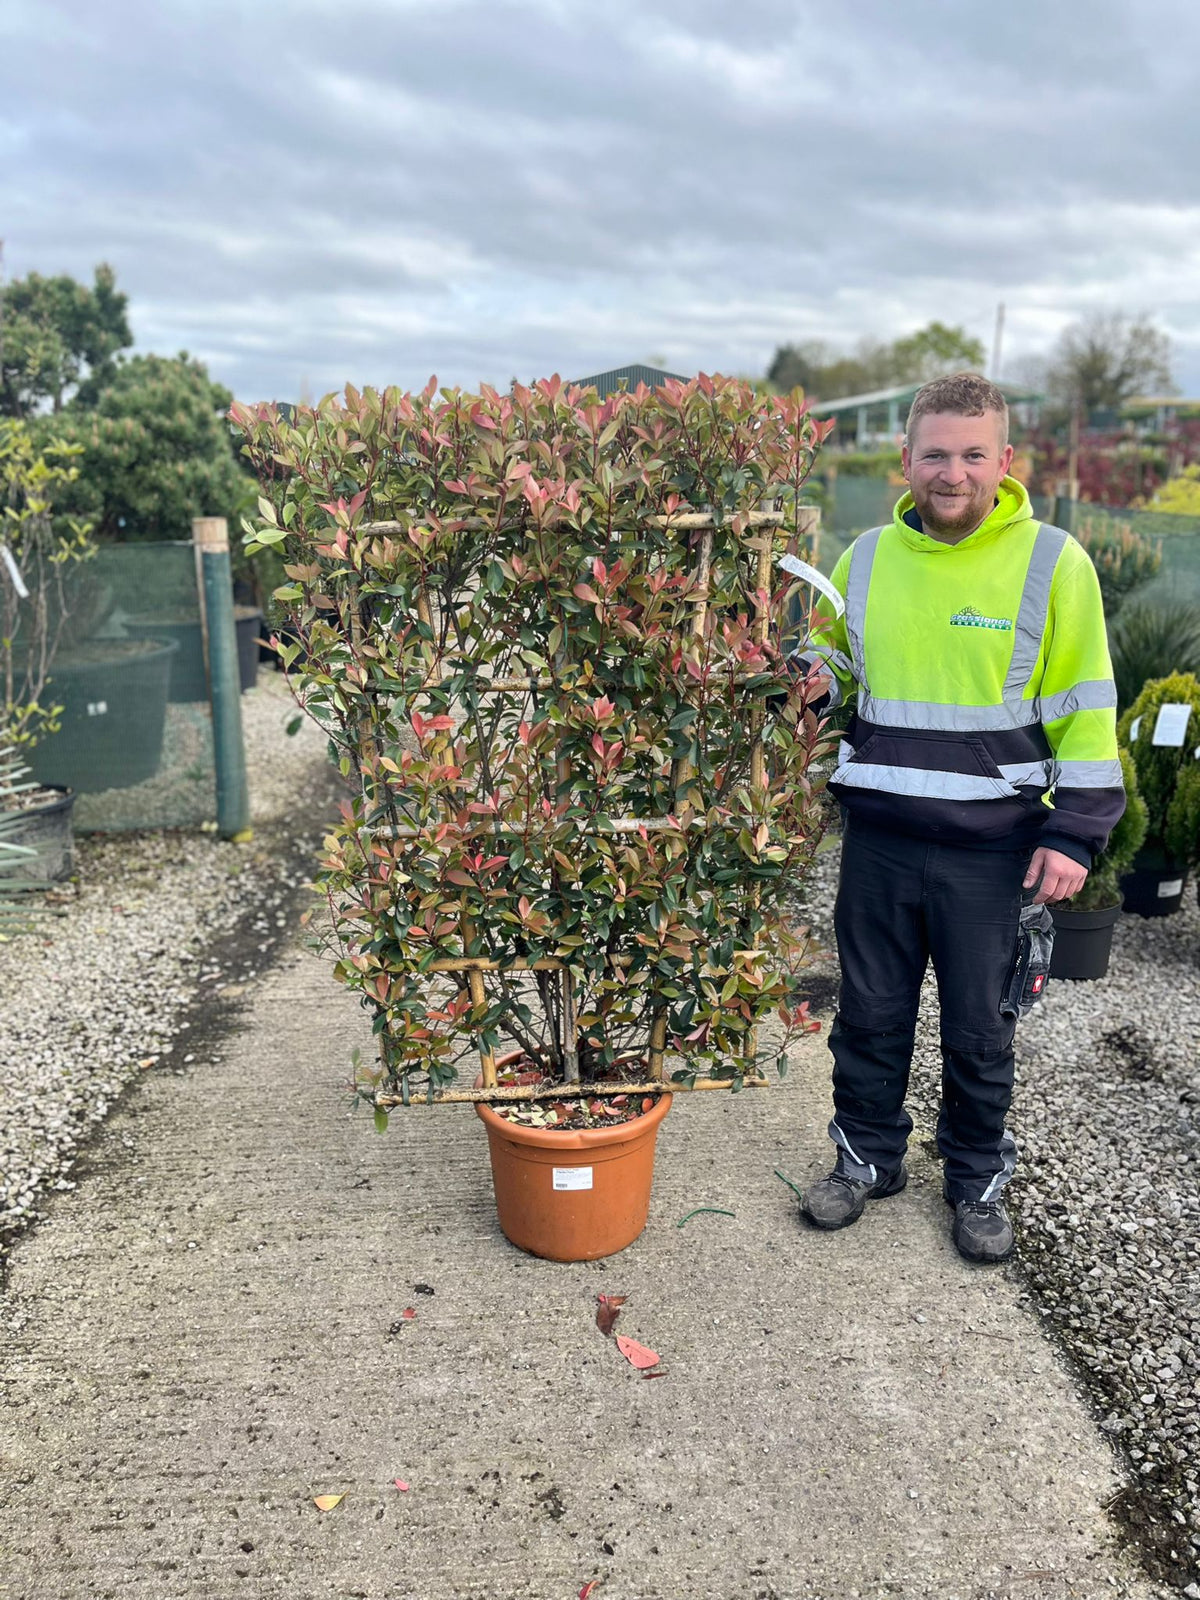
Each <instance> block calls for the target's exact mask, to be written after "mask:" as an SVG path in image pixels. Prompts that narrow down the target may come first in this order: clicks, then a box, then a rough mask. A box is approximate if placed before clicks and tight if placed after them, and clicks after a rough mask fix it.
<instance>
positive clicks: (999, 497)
mask: <svg viewBox="0 0 1200 1600" xmlns="http://www.w3.org/2000/svg"><path fill="white" fill-rule="evenodd" d="M913 513H914V506H913V497H912V495H911V493H908V494H905V495H904V496H903V497H902V498H901V499H900V500H898V501H897V502H896V509H895V510H894V511H893V513H892V526H893V527H894V528H895V530H896V532H897V533H898V534H899V535H900V537H901V538H902V539H903V540H904V542H905V544H907V545H909V546H910V547H911V548H912V549H913V550H922V551H927V552H928V553H930V554H934V553H937V552H941V553H948V552H950V551H954V550H961V549H963V547H964V546H966V545H970V546H973V547H976V546H979V545H982V544H990V543H991V541H992V540H993V539H996V538H998V537H999V536H1000V535H1001V534H1003V533H1005V532H1007V530H1008V529H1009V528H1011V527H1012V526H1013V525H1014V524H1015V523H1018V522H1031V521H1032V520H1033V507H1032V506H1031V505H1030V504H1029V495H1028V494H1027V493H1026V490H1025V485H1024V484H1023V483H1018V482H1017V480H1016V479H1015V478H1001V480H1000V486H999V488H998V489H997V490H996V505H995V507H994V509H993V510H992V513H991V515H990V516H988V517H987V518H985V520H984V521H983V522H981V523H980V525H979V526H978V527H977V528H976V529H975V532H974V533H969V534H967V536H966V538H965V539H959V540H958V542H957V543H956V544H946V543H945V542H944V541H943V540H941V539H935V538H934V537H933V535H932V534H928V533H924V532H922V531H920V530H919V529H917V528H913V527H910V526H909V524H908V523H907V522H906V521H905V520H904V519H905V517H906V516H908V515H910V514H913Z"/></svg>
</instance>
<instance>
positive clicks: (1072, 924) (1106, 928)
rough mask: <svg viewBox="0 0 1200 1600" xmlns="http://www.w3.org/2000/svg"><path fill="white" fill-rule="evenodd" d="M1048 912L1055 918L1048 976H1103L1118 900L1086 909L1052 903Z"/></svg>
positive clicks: (1116, 916)
mask: <svg viewBox="0 0 1200 1600" xmlns="http://www.w3.org/2000/svg"><path fill="white" fill-rule="evenodd" d="M1050 914H1051V916H1052V917H1053V918H1054V948H1053V951H1052V952H1051V956H1050V976H1051V977H1052V978H1072V979H1076V980H1081V979H1094V978H1103V977H1104V975H1105V973H1106V972H1107V971H1108V958H1109V955H1110V953H1111V951H1112V937H1113V928H1114V927H1115V926H1116V923H1117V918H1118V917H1119V916H1120V915H1121V902H1120V901H1119V900H1118V901H1117V902H1116V904H1115V905H1111V906H1096V907H1094V908H1093V909H1091V910H1086V911H1080V910H1076V909H1075V908H1074V907H1072V906H1051V908H1050Z"/></svg>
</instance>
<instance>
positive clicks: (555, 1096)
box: [373, 1078, 771, 1110]
mask: <svg viewBox="0 0 1200 1600" xmlns="http://www.w3.org/2000/svg"><path fill="white" fill-rule="evenodd" d="M731 1081H732V1080H731V1079H729V1078H697V1079H696V1081H695V1083H693V1084H686V1083H662V1082H659V1081H656V1080H654V1079H652V1080H651V1081H650V1082H649V1083H556V1084H552V1085H551V1086H550V1087H549V1088H547V1089H536V1088H534V1087H533V1086H532V1085H526V1086H520V1085H517V1086H514V1087H513V1088H511V1089H501V1088H497V1089H439V1090H437V1091H435V1093H434V1096H433V1101H432V1104H434V1105H472V1104H475V1103H477V1102H482V1103H483V1104H484V1105H490V1104H502V1103H503V1104H508V1103H519V1102H521V1101H526V1100H578V1099H580V1098H586V1097H587V1096H588V1095H593V1096H596V1095H612V1094H640V1095H647V1094H691V1093H692V1092H693V1091H702V1090H706V1089H728V1088H729V1087H730V1084H731ZM742 1084H743V1086H744V1087H745V1088H747V1089H769V1088H770V1086H771V1085H770V1079H768V1078H743V1079H742ZM373 1103H374V1104H375V1105H377V1106H382V1107H383V1108H384V1109H385V1110H386V1109H387V1108H388V1107H390V1106H401V1105H403V1104H404V1100H403V1098H402V1096H400V1095H398V1094H386V1093H382V1092H381V1093H378V1094H376V1096H375V1099H374V1102H373ZM408 1103H409V1105H413V1106H416V1105H429V1104H430V1100H429V1097H428V1095H427V1094H426V1093H425V1091H424V1090H423V1089H418V1090H414V1091H413V1092H412V1094H411V1095H410V1097H409V1102H408Z"/></svg>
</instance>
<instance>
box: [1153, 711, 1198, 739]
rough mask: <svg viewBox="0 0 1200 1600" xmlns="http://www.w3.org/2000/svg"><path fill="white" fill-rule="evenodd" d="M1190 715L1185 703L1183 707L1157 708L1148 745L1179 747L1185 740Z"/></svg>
mask: <svg viewBox="0 0 1200 1600" xmlns="http://www.w3.org/2000/svg"><path fill="white" fill-rule="evenodd" d="M1191 715H1192V708H1191V706H1189V705H1188V704H1186V702H1185V703H1184V704H1183V705H1165V706H1159V708H1158V721H1157V722H1156V723H1155V724H1154V733H1153V736H1152V737H1151V740H1150V743H1151V744H1173V745H1176V746H1178V745H1181V744H1182V743H1183V741H1184V740H1185V739H1186V738H1187V728H1188V722H1189V720H1190V719H1191Z"/></svg>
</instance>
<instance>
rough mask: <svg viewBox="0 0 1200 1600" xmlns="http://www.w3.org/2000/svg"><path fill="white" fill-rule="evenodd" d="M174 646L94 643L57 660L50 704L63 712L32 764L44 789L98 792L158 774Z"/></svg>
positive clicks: (149, 642) (34, 753)
mask: <svg viewBox="0 0 1200 1600" xmlns="http://www.w3.org/2000/svg"><path fill="white" fill-rule="evenodd" d="M176 648H177V646H176V644H175V642H174V640H166V641H163V640H158V639H92V640H88V641H87V642H86V643H85V644H83V645H80V646H78V647H77V648H75V649H73V650H72V651H71V652H70V654H69V655H68V654H65V653H61V652H60V654H59V655H58V656H56V657H55V660H54V666H53V669H52V672H51V678H50V686H49V688H48V689H47V691H46V696H45V698H46V699H47V700H50V701H52V702H54V703H55V704H58V705H61V706H62V708H63V711H62V716H61V718H60V719H59V720H60V724H61V726H60V728H59V731H58V732H57V733H52V734H47V735H46V737H45V738H44V739H39V740H38V742H37V744H36V745H34V747H33V749H32V750H31V751H30V753H29V766H30V769H31V771H32V773H33V775H34V777H35V778H36V779H37V781H38V782H39V783H42V784H46V785H48V786H51V787H61V788H70V789H74V790H75V791H76V792H77V793H80V794H93V793H95V792H97V791H98V790H101V789H127V788H129V787H131V786H132V785H133V784H135V783H143V782H145V780H146V779H147V778H152V777H153V776H154V774H155V773H156V772H157V771H158V764H159V762H160V761H161V759H162V743H163V726H164V723H165V721H166V714H167V683H168V676H169V672H170V666H171V657H172V655H173V654H174V652H175V650H176Z"/></svg>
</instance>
